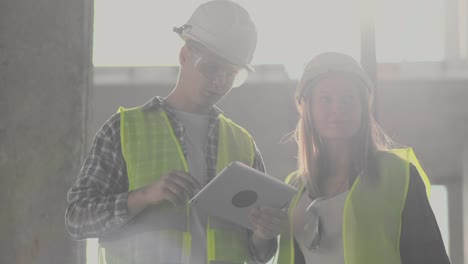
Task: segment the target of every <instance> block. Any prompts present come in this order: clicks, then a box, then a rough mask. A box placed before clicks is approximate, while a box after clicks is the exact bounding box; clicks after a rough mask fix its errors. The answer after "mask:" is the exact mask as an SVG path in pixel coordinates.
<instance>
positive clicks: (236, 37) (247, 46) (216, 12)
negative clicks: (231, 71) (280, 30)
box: [174, 0, 257, 71]
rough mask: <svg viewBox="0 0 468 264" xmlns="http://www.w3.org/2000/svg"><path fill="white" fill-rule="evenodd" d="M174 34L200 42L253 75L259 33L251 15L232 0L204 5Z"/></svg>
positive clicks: (219, 0)
mask: <svg viewBox="0 0 468 264" xmlns="http://www.w3.org/2000/svg"><path fill="white" fill-rule="evenodd" d="M174 31H175V32H177V33H178V34H179V35H180V36H181V37H182V39H184V40H189V39H191V40H194V41H197V42H200V43H201V44H203V45H204V46H206V47H207V48H208V49H209V50H210V51H212V52H213V53H215V54H216V55H218V56H220V57H222V58H224V59H226V60H227V61H228V62H230V63H232V64H234V65H236V66H239V67H243V68H246V69H248V70H250V71H253V68H252V66H250V63H251V62H252V58H253V54H254V52H255V48H256V46H257V31H256V29H255V25H254V23H253V21H252V19H251V18H250V15H249V13H248V12H247V11H246V10H245V9H244V8H243V7H241V6H240V5H239V4H237V3H235V2H233V1H230V0H214V1H209V2H206V3H204V4H201V5H200V6H198V8H197V9H196V10H195V11H194V12H193V14H192V16H191V17H190V19H189V20H188V21H187V23H185V24H184V25H183V26H182V27H180V28H174Z"/></svg>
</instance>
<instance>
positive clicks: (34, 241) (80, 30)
mask: <svg viewBox="0 0 468 264" xmlns="http://www.w3.org/2000/svg"><path fill="white" fill-rule="evenodd" d="M91 22H92V6H91V1H90V0H23V1H15V0H3V1H0V175H1V176H0V205H1V208H0V237H1V239H0V241H1V242H0V243H1V244H0V263H17V264H24V263H44V264H51V263H79V262H80V260H81V259H82V256H78V252H83V251H82V250H81V251H80V250H79V249H80V246H79V245H80V244H79V243H78V244H77V243H76V242H72V241H71V240H70V239H69V237H68V235H67V234H66V232H65V227H64V212H65V206H66V200H65V197H66V191H67V189H68V187H69V186H70V184H71V183H72V181H74V179H75V177H76V174H77V172H78V169H79V163H80V157H81V156H82V151H83V146H84V144H83V143H84V142H85V135H86V134H85V133H84V131H85V124H86V122H85V109H86V102H87V99H86V96H87V89H88V80H89V70H90V68H91V49H90V47H91V45H90V43H91V36H92V31H91Z"/></svg>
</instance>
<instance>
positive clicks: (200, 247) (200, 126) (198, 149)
mask: <svg viewBox="0 0 468 264" xmlns="http://www.w3.org/2000/svg"><path fill="white" fill-rule="evenodd" d="M175 115H176V117H177V119H178V120H179V121H180V122H181V123H182V125H183V127H184V129H185V135H184V136H185V144H186V147H187V163H188V167H189V173H190V174H191V175H192V176H193V177H195V178H196V179H197V180H198V182H199V183H200V185H201V186H204V185H205V184H206V181H207V178H206V171H207V170H206V146H207V141H208V124H209V120H210V117H209V116H208V115H200V114H193V113H187V112H181V111H175ZM197 191H198V190H196V191H195V193H196V192H197ZM206 222H207V215H206V214H204V213H202V212H200V211H199V210H197V209H196V208H194V207H191V208H190V231H191V233H192V250H191V258H190V263H191V264H206V250H207V249H206Z"/></svg>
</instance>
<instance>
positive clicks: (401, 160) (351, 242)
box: [276, 148, 430, 264]
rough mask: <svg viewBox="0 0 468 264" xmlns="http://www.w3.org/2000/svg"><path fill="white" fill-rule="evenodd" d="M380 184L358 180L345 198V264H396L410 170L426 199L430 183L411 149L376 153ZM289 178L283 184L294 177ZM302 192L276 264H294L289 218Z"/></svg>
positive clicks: (295, 201) (294, 174)
mask: <svg viewBox="0 0 468 264" xmlns="http://www.w3.org/2000/svg"><path fill="white" fill-rule="evenodd" d="M378 160H379V162H380V164H379V165H380V173H381V177H380V182H379V183H378V184H373V183H370V182H366V181H365V180H364V179H363V178H362V177H361V176H359V177H357V178H356V180H355V181H354V183H353V185H352V186H351V189H350V191H349V193H348V196H347V198H346V202H345V205H344V209H343V251H344V252H343V254H344V260H345V264H371V263H372V264H373V263H383V264H398V263H401V259H400V232H401V215H402V212H403V209H404V205H405V201H406V195H407V192H408V186H409V178H410V166H409V164H410V163H411V164H413V165H414V166H415V167H416V169H417V170H418V172H419V174H420V176H421V178H422V180H423V182H424V184H425V185H426V191H427V194H428V195H429V192H430V183H429V179H428V178H427V176H426V173H425V172H424V170H423V169H422V167H421V165H420V164H419V162H418V160H417V159H416V156H415V154H414V152H413V150H412V149H411V148H405V149H396V150H391V151H389V152H382V153H379V157H378ZM296 174H297V172H293V173H292V174H290V175H289V176H288V177H287V179H286V182H288V183H289V182H290V180H291V179H292V178H293V177H295V176H296ZM303 191H304V186H303V185H302V184H301V185H300V186H299V192H298V194H297V195H296V196H295V197H294V199H293V201H292V202H291V206H290V208H289V210H288V213H289V218H290V223H291V224H290V228H289V234H283V235H281V237H280V248H279V251H278V255H277V256H276V259H277V263H279V264H293V263H294V240H293V239H291V238H292V236H293V226H292V223H293V222H292V216H293V211H294V208H295V206H296V204H297V202H298V200H299V198H300V196H301V194H302V192H303Z"/></svg>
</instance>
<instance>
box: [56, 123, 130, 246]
mask: <svg viewBox="0 0 468 264" xmlns="http://www.w3.org/2000/svg"><path fill="white" fill-rule="evenodd" d="M127 196H128V179H127V172H126V167H125V162H124V160H123V156H122V152H121V145H120V115H119V114H115V115H114V116H112V117H111V118H110V119H109V120H108V121H107V122H106V123H105V124H104V125H103V126H102V127H101V129H100V130H99V131H98V132H97V134H96V136H95V138H94V142H93V144H92V146H91V149H90V151H89V153H88V155H87V156H86V159H85V162H84V164H83V167H82V168H81V172H80V174H79V175H78V178H77V180H76V182H75V183H74V185H73V186H72V187H71V188H70V189H69V191H68V193H67V200H68V208H67V210H66V213H65V224H66V226H67V228H68V232H69V233H70V235H71V236H72V237H73V238H75V239H85V238H91V237H99V236H102V235H104V234H106V233H107V232H109V231H111V230H114V229H116V228H118V227H120V226H122V225H123V224H125V223H126V222H127V221H128V215H127Z"/></svg>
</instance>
